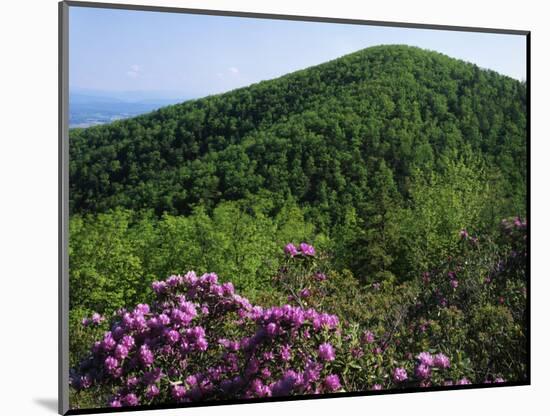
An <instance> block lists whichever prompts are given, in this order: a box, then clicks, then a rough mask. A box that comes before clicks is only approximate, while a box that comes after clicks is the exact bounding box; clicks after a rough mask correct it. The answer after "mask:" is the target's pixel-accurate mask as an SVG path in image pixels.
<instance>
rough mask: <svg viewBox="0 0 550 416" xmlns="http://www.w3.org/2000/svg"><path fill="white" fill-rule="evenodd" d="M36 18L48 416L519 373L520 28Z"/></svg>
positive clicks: (525, 364)
mask: <svg viewBox="0 0 550 416" xmlns="http://www.w3.org/2000/svg"><path fill="white" fill-rule="evenodd" d="M433 23H434V24H437V22H433ZM60 33H61V35H60V334H59V335H60V377H59V379H60V386H59V395H60V407H59V411H60V413H62V414H79V413H94V412H102V411H107V410H109V411H112V410H140V409H159V408H172V407H186V406H209V405H219V404H236V403H240V404H242V403H249V402H259V401H262V402H263V401H280V400H296V399H312V398H326V397H346V396H354V395H371V394H386V393H395V392H402V393H411V392H426V391H434V390H440V389H464V388H474V387H475V388H481V387H497V386H514V385H524V384H529V383H530V366H529V359H530V355H529V351H530V349H529V327H530V321H529V241H530V240H529V227H530V226H529V222H528V218H529V32H527V31H514V30H503V29H483V28H462V27H448V26H430V25H418V24H412V23H388V22H374V21H357V20H344V19H334V18H330V17H326V18H313V17H305V16H281V15H261V14H252V13H244V12H239V13H233V12H224V11H209V10H190V9H174V8H160V7H145V6H129V5H113V4H101V3H82V2H70V1H69V2H62V3H60ZM425 400H430V397H429V395H425Z"/></svg>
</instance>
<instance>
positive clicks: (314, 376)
mask: <svg viewBox="0 0 550 416" xmlns="http://www.w3.org/2000/svg"><path fill="white" fill-rule="evenodd" d="M301 250H302V252H303V253H307V252H310V253H311V252H313V253H314V251H311V250H310V251H308V250H307V249H304V248H303V247H301ZM152 289H153V292H154V293H155V295H156V300H155V302H153V303H152V304H151V305H148V304H139V305H137V306H136V307H135V308H134V309H132V310H126V309H123V310H120V311H118V313H117V315H116V317H115V319H114V320H113V322H112V323H111V328H110V330H109V331H107V332H106V333H105V334H104V336H103V337H102V339H100V340H97V341H96V342H95V343H94V345H93V346H92V349H91V352H90V355H89V357H88V358H86V359H85V360H84V361H83V362H82V363H81V364H80V366H79V368H77V369H75V370H73V372H72V376H71V384H72V386H73V387H74V388H76V389H87V388H90V387H91V386H93V385H97V384H100V385H109V386H111V389H112V390H114V391H115V394H114V395H113V396H112V397H111V399H110V401H109V405H110V406H113V407H120V406H136V405H139V404H151V403H166V402H177V403H179V402H192V401H197V400H207V399H216V398H218V399H220V398H239V397H242V398H250V397H269V396H281V395H290V394H318V393H323V392H334V391H338V390H340V389H341V382H340V377H339V375H338V374H336V373H335V372H334V371H333V369H332V368H331V362H333V361H334V360H335V356H336V351H335V349H334V347H333V346H332V345H331V344H330V343H329V342H327V341H326V340H327V339H330V337H331V336H334V334H336V332H335V331H336V330H337V328H338V327H339V319H338V317H337V316H335V315H330V314H326V313H319V312H317V311H316V310H314V309H312V308H309V309H304V308H301V307H298V306H291V305H284V306H281V307H271V308H265V309H264V308H261V307H258V306H253V305H252V304H251V303H250V302H249V301H248V300H247V299H246V298H243V297H242V296H240V295H238V294H236V293H235V290H234V287H233V285H232V284H231V283H223V284H221V283H219V282H218V277H217V276H216V275H215V274H214V273H207V274H204V275H202V276H200V277H199V276H197V275H196V274H195V273H194V272H189V273H187V274H186V275H184V276H179V275H177V276H171V277H169V278H168V279H166V280H164V281H158V282H154V283H153V284H152ZM96 320H97V319H96ZM228 326H231V327H232V328H233V330H232V331H231V333H232V335H233V336H232V338H231V339H230V338H228V337H227V335H228V334H227V333H226V332H225V329H224V328H227V327H228Z"/></svg>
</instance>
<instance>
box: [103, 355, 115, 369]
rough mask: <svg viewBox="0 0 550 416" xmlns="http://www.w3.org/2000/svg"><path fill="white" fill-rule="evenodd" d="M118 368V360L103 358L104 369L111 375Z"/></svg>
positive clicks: (109, 357)
mask: <svg viewBox="0 0 550 416" xmlns="http://www.w3.org/2000/svg"><path fill="white" fill-rule="evenodd" d="M117 367H118V360H117V359H116V358H115V357H111V356H108V357H107V358H105V369H106V370H107V371H108V372H109V373H112V372H113V370H114V369H116V368H117Z"/></svg>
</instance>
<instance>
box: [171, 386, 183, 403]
mask: <svg viewBox="0 0 550 416" xmlns="http://www.w3.org/2000/svg"><path fill="white" fill-rule="evenodd" d="M184 395H185V387H183V386H182V385H181V384H178V385H174V386H172V397H173V398H174V399H176V400H179V399H181V398H182V397H183V396H184Z"/></svg>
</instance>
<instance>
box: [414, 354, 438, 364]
mask: <svg viewBox="0 0 550 416" xmlns="http://www.w3.org/2000/svg"><path fill="white" fill-rule="evenodd" d="M416 359H417V360H418V361H419V362H420V364H424V365H425V366H428V367H431V366H432V365H434V357H433V356H432V354H430V353H429V352H421V353H420V354H418V355H417V356H416Z"/></svg>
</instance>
